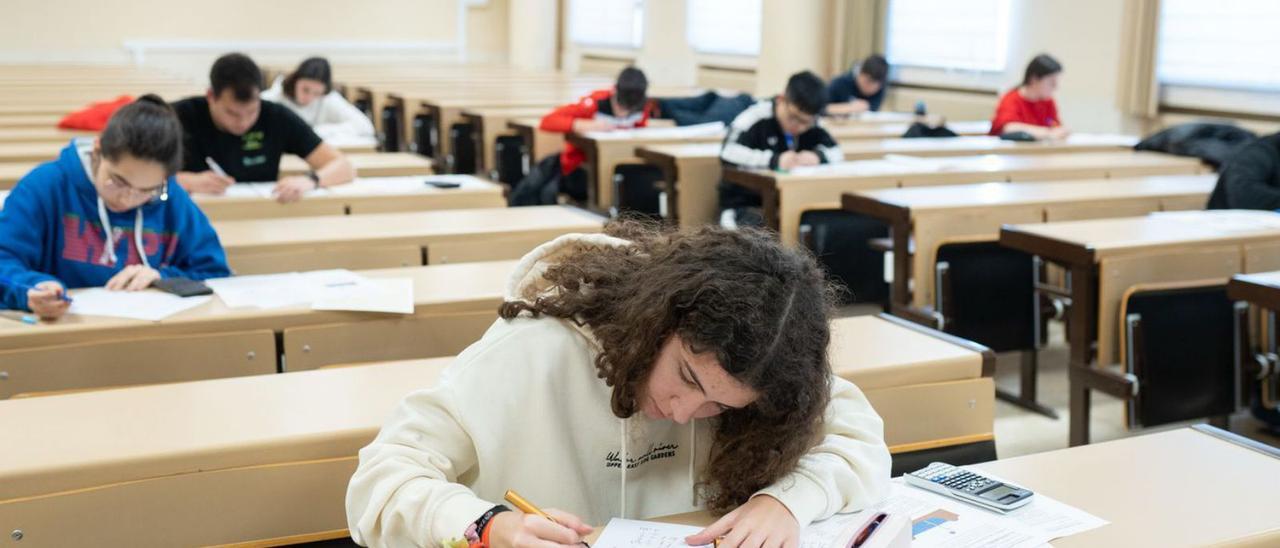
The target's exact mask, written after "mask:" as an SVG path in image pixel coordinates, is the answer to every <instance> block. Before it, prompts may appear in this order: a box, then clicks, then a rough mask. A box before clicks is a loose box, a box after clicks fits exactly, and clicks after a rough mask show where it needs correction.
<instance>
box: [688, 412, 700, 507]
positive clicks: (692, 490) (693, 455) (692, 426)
mask: <svg viewBox="0 0 1280 548" xmlns="http://www.w3.org/2000/svg"><path fill="white" fill-rule="evenodd" d="M696 460H698V421H697V419H691V420H690V421H689V504H692V505H693V506H697V505H698V482H697V481H696V479H697V478H696V476H695V474H694V471H693V463H694V461H696Z"/></svg>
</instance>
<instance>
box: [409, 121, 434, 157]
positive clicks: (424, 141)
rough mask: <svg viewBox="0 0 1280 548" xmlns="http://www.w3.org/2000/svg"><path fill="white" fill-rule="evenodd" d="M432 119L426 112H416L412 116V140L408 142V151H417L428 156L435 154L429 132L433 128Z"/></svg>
mask: <svg viewBox="0 0 1280 548" xmlns="http://www.w3.org/2000/svg"><path fill="white" fill-rule="evenodd" d="M433 122H434V119H433V118H432V117H431V116H428V115H426V114H418V115H416V116H414V117H413V141H412V142H411V143H410V150H409V151H410V152H417V153H418V154H421V155H423V156H426V157H428V158H432V157H434V156H435V155H436V147H435V141H433V140H432V139H431V132H432V131H434V129H435V124H434V123H433Z"/></svg>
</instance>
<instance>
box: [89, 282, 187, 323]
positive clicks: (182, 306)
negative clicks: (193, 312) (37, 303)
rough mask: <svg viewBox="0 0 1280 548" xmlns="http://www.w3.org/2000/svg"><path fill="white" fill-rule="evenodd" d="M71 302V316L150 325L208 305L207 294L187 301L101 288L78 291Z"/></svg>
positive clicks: (151, 292)
mask: <svg viewBox="0 0 1280 548" xmlns="http://www.w3.org/2000/svg"><path fill="white" fill-rule="evenodd" d="M71 299H72V301H71V309H70V310H69V312H70V313H71V314H81V315H85V316H110V317H113V318H130V319H134V320H146V321H151V322H158V321H160V320H163V319H165V318H167V317H169V316H172V315H174V314H177V313H179V312H182V311H183V310H187V309H189V308H194V307H197V306H200V305H202V304H204V303H207V302H209V296H208V295H204V296H199V297H185V298H184V297H179V296H177V295H173V294H171V293H163V292H161V291H158V290H147V291H111V290H108V289H105V288H101V287H98V288H93V289H85V290H82V291H77V292H76V294H75V295H72V296H71Z"/></svg>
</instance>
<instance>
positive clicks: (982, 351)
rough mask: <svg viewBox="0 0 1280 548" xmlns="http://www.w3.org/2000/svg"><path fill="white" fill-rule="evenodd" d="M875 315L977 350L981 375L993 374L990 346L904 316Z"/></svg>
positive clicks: (994, 357) (994, 370)
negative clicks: (980, 360) (980, 364)
mask: <svg viewBox="0 0 1280 548" xmlns="http://www.w3.org/2000/svg"><path fill="white" fill-rule="evenodd" d="M877 317H879V318H880V319H882V320H885V321H887V322H890V323H892V324H894V325H897V326H900V327H905V328H907V329H910V330H912V331H915V332H917V333H920V334H923V335H927V336H930V337H933V338H935V339H938V340H941V341H943V342H947V343H950V344H953V345H956V346H959V347H961V348H964V349H965V350H971V351H973V352H977V353H978V354H979V355H981V356H982V376H983V377H994V376H995V373H996V353H995V352H994V351H992V350H991V349H990V348H987V347H985V346H983V345H980V344H978V343H976V342H973V341H971V340H968V339H962V338H960V337H957V336H955V335H952V334H950V333H944V332H942V331H938V330H937V329H933V328H931V327H927V326H924V325H920V324H918V323H915V322H913V321H910V320H907V319H904V318H899V317H897V316H892V315H889V314H883V313H882V314H877Z"/></svg>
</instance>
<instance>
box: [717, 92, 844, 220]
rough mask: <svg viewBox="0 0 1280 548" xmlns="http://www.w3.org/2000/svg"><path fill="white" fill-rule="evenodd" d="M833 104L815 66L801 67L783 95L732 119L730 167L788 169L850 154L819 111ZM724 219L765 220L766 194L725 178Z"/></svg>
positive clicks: (723, 154) (726, 153)
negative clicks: (763, 196)
mask: <svg viewBox="0 0 1280 548" xmlns="http://www.w3.org/2000/svg"><path fill="white" fill-rule="evenodd" d="M825 106H827V92H826V86H825V85H823V83H822V79H821V78H818V76H817V75H816V74H814V73H812V72H808V71H805V72H798V73H796V74H793V75H792V76H791V78H790V79H789V80H787V89H786V91H785V92H784V93H783V94H782V95H778V96H776V97H773V98H771V99H765V100H762V101H759V102H757V103H756V104H754V105H752V106H751V107H750V108H748V109H747V110H744V111H742V114H739V115H738V117H737V118H734V120H733V123H732V124H729V134H728V135H726V136H725V139H724V145H723V146H722V147H721V149H720V161H721V163H722V164H724V165H726V166H730V167H739V168H746V169H752V168H754V169H766V168H768V169H781V170H787V169H792V168H795V167H798V166H812V165H818V164H825V163H830V162H839V161H841V160H843V159H844V153H843V152H842V151H841V150H840V147H839V145H837V144H836V141H835V139H832V138H831V134H829V133H827V130H825V129H822V126H821V125H819V124H818V113H820V112H822V109H823V107H825ZM718 190H719V193H720V224H721V225H722V226H725V227H730V228H733V227H737V226H762V225H764V216H763V214H762V213H761V210H760V205H761V202H760V195H759V194H757V193H755V192H754V191H751V190H749V189H746V188H743V187H741V186H738V185H735V184H731V183H727V182H725V181H721V182H720V185H719V187H718Z"/></svg>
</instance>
